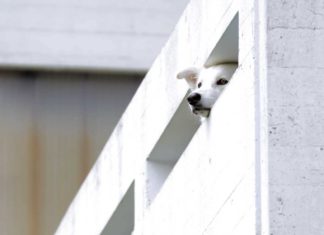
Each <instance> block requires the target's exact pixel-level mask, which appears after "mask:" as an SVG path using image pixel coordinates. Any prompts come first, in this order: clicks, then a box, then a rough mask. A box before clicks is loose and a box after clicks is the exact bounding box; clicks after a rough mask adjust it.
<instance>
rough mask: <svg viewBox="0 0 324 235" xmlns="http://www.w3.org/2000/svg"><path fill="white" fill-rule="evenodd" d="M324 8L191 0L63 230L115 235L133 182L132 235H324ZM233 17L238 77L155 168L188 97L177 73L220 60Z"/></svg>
mask: <svg viewBox="0 0 324 235" xmlns="http://www.w3.org/2000/svg"><path fill="white" fill-rule="evenodd" d="M323 11H324V8H323V4H322V2H321V1H311V2H310V1H304V2H300V1H297V0H288V1H276V0H270V1H252V0H243V1H236V0H233V1H225V0H224V1H212V0H203V1H200V0H199V1H198V0H193V1H191V2H190V3H189V5H188V7H187V9H186V10H185V12H184V14H183V16H182V17H181V19H180V20H179V23H178V25H177V27H176V29H175V31H174V33H173V34H172V35H171V37H170V39H169V41H168V42H167V44H166V46H165V47H164V48H163V49H162V51H161V53H160V55H159V56H158V58H157V59H156V61H155V63H154V64H153V66H152V67H151V69H150V71H149V72H148V74H147V76H146V77H145V79H144V81H143V83H142V84H141V86H140V88H139V90H138V91H137V93H136V94H135V96H134V98H133V100H132V102H131V103H130V105H129V106H128V108H127V109H126V111H125V113H124V115H123V117H122V118H121V120H120V122H119V123H118V125H117V126H116V128H115V131H114V133H113V135H112V137H111V138H110V139H109V140H108V142H107V144H106V146H105V148H104V150H103V152H102V154H101V156H100V157H99V159H98V161H97V162H96V164H95V165H94V167H93V169H92V171H91V172H90V174H89V175H88V177H87V179H86V180H85V182H84V184H83V185H82V187H81V188H80V191H79V193H78V194H77V195H76V197H75V199H74V201H73V202H72V203H71V205H70V207H69V209H68V210H67V213H66V214H65V217H64V218H63V219H62V222H61V224H60V226H59V227H58V230H57V234H80V233H81V232H85V233H87V234H100V232H101V231H103V230H104V231H107V230H108V229H109V228H107V227H106V228H105V226H106V225H107V226H109V225H110V222H111V221H112V218H114V216H113V215H114V214H116V213H118V208H119V207H120V204H121V203H120V202H121V201H122V200H123V198H124V196H125V194H126V192H127V191H128V190H129V187H130V186H131V185H133V182H134V181H135V183H134V196H135V201H134V203H135V211H134V221H131V224H134V230H133V232H132V233H131V234H133V235H152V234H153V235H154V234H161V235H162V234H177V235H178V234H192V235H196V234H205V235H206V234H207V235H212V234H267V235H268V234H282V235H284V234H301V235H302V234H314V235H317V234H323V233H324V227H323V222H322V221H323V213H322V211H323V208H324V204H323V200H322V198H323V192H324V190H323V175H324V174H323V169H322V166H323V163H324V160H323V159H324V158H323V152H324V151H323V149H324V147H323V140H324V138H323V126H324V123H323V120H322V119H321V114H322V100H323V99H322V98H323V97H322V94H323V86H322V85H323V81H322V80H323V79H321V78H322V74H323V73H322V70H323V67H324V66H323V61H324V58H323V55H324V53H323V47H321V42H322V41H323V40H324V34H323V27H322V26H323V23H322V22H324V21H323V20H322V17H323V15H324V13H323ZM236 16H238V17H239V21H238V25H239V31H238V36H237V37H238V40H239V47H238V52H239V55H238V69H237V70H236V72H235V74H234V76H233V79H232V81H231V82H230V83H229V85H228V87H227V89H226V90H225V91H224V93H223V94H222V96H221V97H220V98H219V100H218V101H217V102H216V104H215V105H214V107H213V109H212V113H211V116H210V117H209V118H208V119H206V120H204V121H203V122H201V124H200V125H199V126H198V127H197V128H198V129H197V131H196V132H195V133H194V134H193V136H192V138H191V140H190V141H188V145H187V146H186V147H185V148H184V151H183V153H182V154H181V156H180V157H179V158H178V159H176V161H170V162H173V163H172V164H171V167H170V164H169V165H167V166H165V165H163V166H162V165H160V166H158V167H155V171H154V167H150V168H149V169H148V165H149V164H151V163H152V162H149V163H148V162H147V160H150V155H151V154H152V153H156V151H155V150H156V149H159V144H164V143H166V142H165V141H164V140H163V138H164V137H165V136H166V135H167V134H166V133H167V132H168V126H172V122H173V121H174V118H173V116H174V115H175V116H176V114H175V113H176V112H177V110H178V109H179V107H181V105H180V104H181V102H182V101H183V98H184V97H185V95H186V92H187V86H186V84H185V83H184V82H183V81H178V80H176V79H175V77H176V74H177V72H178V71H180V70H181V69H183V68H185V67H187V66H192V65H195V66H203V65H204V64H205V63H206V62H208V63H209V62H210V58H218V57H217V56H215V55H213V53H217V50H214V49H215V48H217V45H219V44H218V43H220V41H221V38H222V36H223V35H224V33H225V32H226V28H227V27H228V26H229V25H230V23H231V22H232V20H233V19H235V17H236ZM306 16H309V17H306ZM169 134H170V133H169ZM172 135H174V134H172V132H171V134H170V136H171V137H172ZM169 140H170V139H169ZM169 145H172V142H169ZM177 151H178V150H177ZM157 152H158V153H161V152H162V151H157ZM166 152H167V151H166ZM159 156H160V155H159ZM162 156H163V154H162ZM168 157H169V156H168ZM160 158H161V157H159V161H160V164H166V163H165V162H163V163H161V159H160ZM151 160H152V159H151ZM159 161H156V159H155V162H154V164H156V163H157V162H159ZM170 162H168V163H170ZM151 165H152V164H151ZM151 171H153V173H155V174H152V172H151ZM150 177H152V178H151V181H150ZM152 182H153V183H154V182H157V184H158V185H159V189H156V188H154V190H153V191H154V194H155V195H154V198H153V200H152V198H151V192H152V191H150V190H151V185H150V184H151V183H152ZM154 186H156V185H154ZM129 211H130V210H129ZM130 213H132V212H130ZM122 222H123V221H119V222H117V223H122ZM108 235H110V234H108ZM111 235H113V234H111ZM125 235H128V234H125Z"/></svg>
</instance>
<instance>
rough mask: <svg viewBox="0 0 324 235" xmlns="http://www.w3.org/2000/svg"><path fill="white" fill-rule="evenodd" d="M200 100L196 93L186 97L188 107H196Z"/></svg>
mask: <svg viewBox="0 0 324 235" xmlns="http://www.w3.org/2000/svg"><path fill="white" fill-rule="evenodd" d="M200 100H201V95H200V94H198V93H191V94H190V95H189V96H188V97H187V101H188V103H189V104H190V105H192V106H196V105H197V104H198V103H199V102H200Z"/></svg>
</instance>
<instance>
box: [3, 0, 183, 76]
mask: <svg viewBox="0 0 324 235" xmlns="http://www.w3.org/2000/svg"><path fill="white" fill-rule="evenodd" d="M187 2H188V0H177V1H172V0H166V1H161V0H153V1H150V0H135V1H134V0H124V1H118V0H108V1H103V0H82V1H77V0H65V1H64V0H59V1H54V0H28V1H24V0H0V5H1V8H0V35H1V37H0V66H1V67H36V68H42V67H46V68H55V69H67V68H68V69H80V70H91V69H92V70H98V69H99V70H128V71H131V70H135V71H146V70H147V69H148V68H149V67H150V66H151V64H152V62H153V59H154V58H155V57H156V56H157V54H158V53H159V50H160V48H161V47H162V46H163V44H164V43H165V41H166V39H167V38H168V36H169V34H170V33H171V31H172V29H173V27H174V25H175V22H176V21H177V19H178V18H179V16H180V14H181V12H182V11H183V9H184V7H185V5H186V4H187Z"/></svg>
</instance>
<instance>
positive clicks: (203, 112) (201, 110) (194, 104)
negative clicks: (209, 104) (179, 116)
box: [187, 92, 210, 117]
mask: <svg viewBox="0 0 324 235" xmlns="http://www.w3.org/2000/svg"><path fill="white" fill-rule="evenodd" d="M187 101H188V103H189V105H190V107H191V110H192V112H193V113H194V114H196V115H200V116H203V117H208V116H209V113H210V108H205V107H202V106H201V104H200V101H201V95H200V94H199V93H196V92H193V93H191V94H190V95H189V96H188V97H187Z"/></svg>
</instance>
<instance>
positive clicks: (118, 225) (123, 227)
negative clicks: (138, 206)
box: [101, 183, 134, 235]
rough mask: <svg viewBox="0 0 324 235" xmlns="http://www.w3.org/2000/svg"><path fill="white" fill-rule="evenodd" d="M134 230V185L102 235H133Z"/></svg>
mask: <svg viewBox="0 0 324 235" xmlns="http://www.w3.org/2000/svg"><path fill="white" fill-rule="evenodd" d="M133 230H134V183H133V184H132V185H131V186H130V187H129V189H128V191H127V192H126V194H125V195H124V197H123V199H122V200H121V202H120V203H119V205H118V206H117V208H116V210H115V212H114V213H113V215H112V216H111V217H110V220H109V221H108V223H107V224H106V227H105V228H104V230H103V231H102V233H101V235H131V234H132V232H133Z"/></svg>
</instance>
